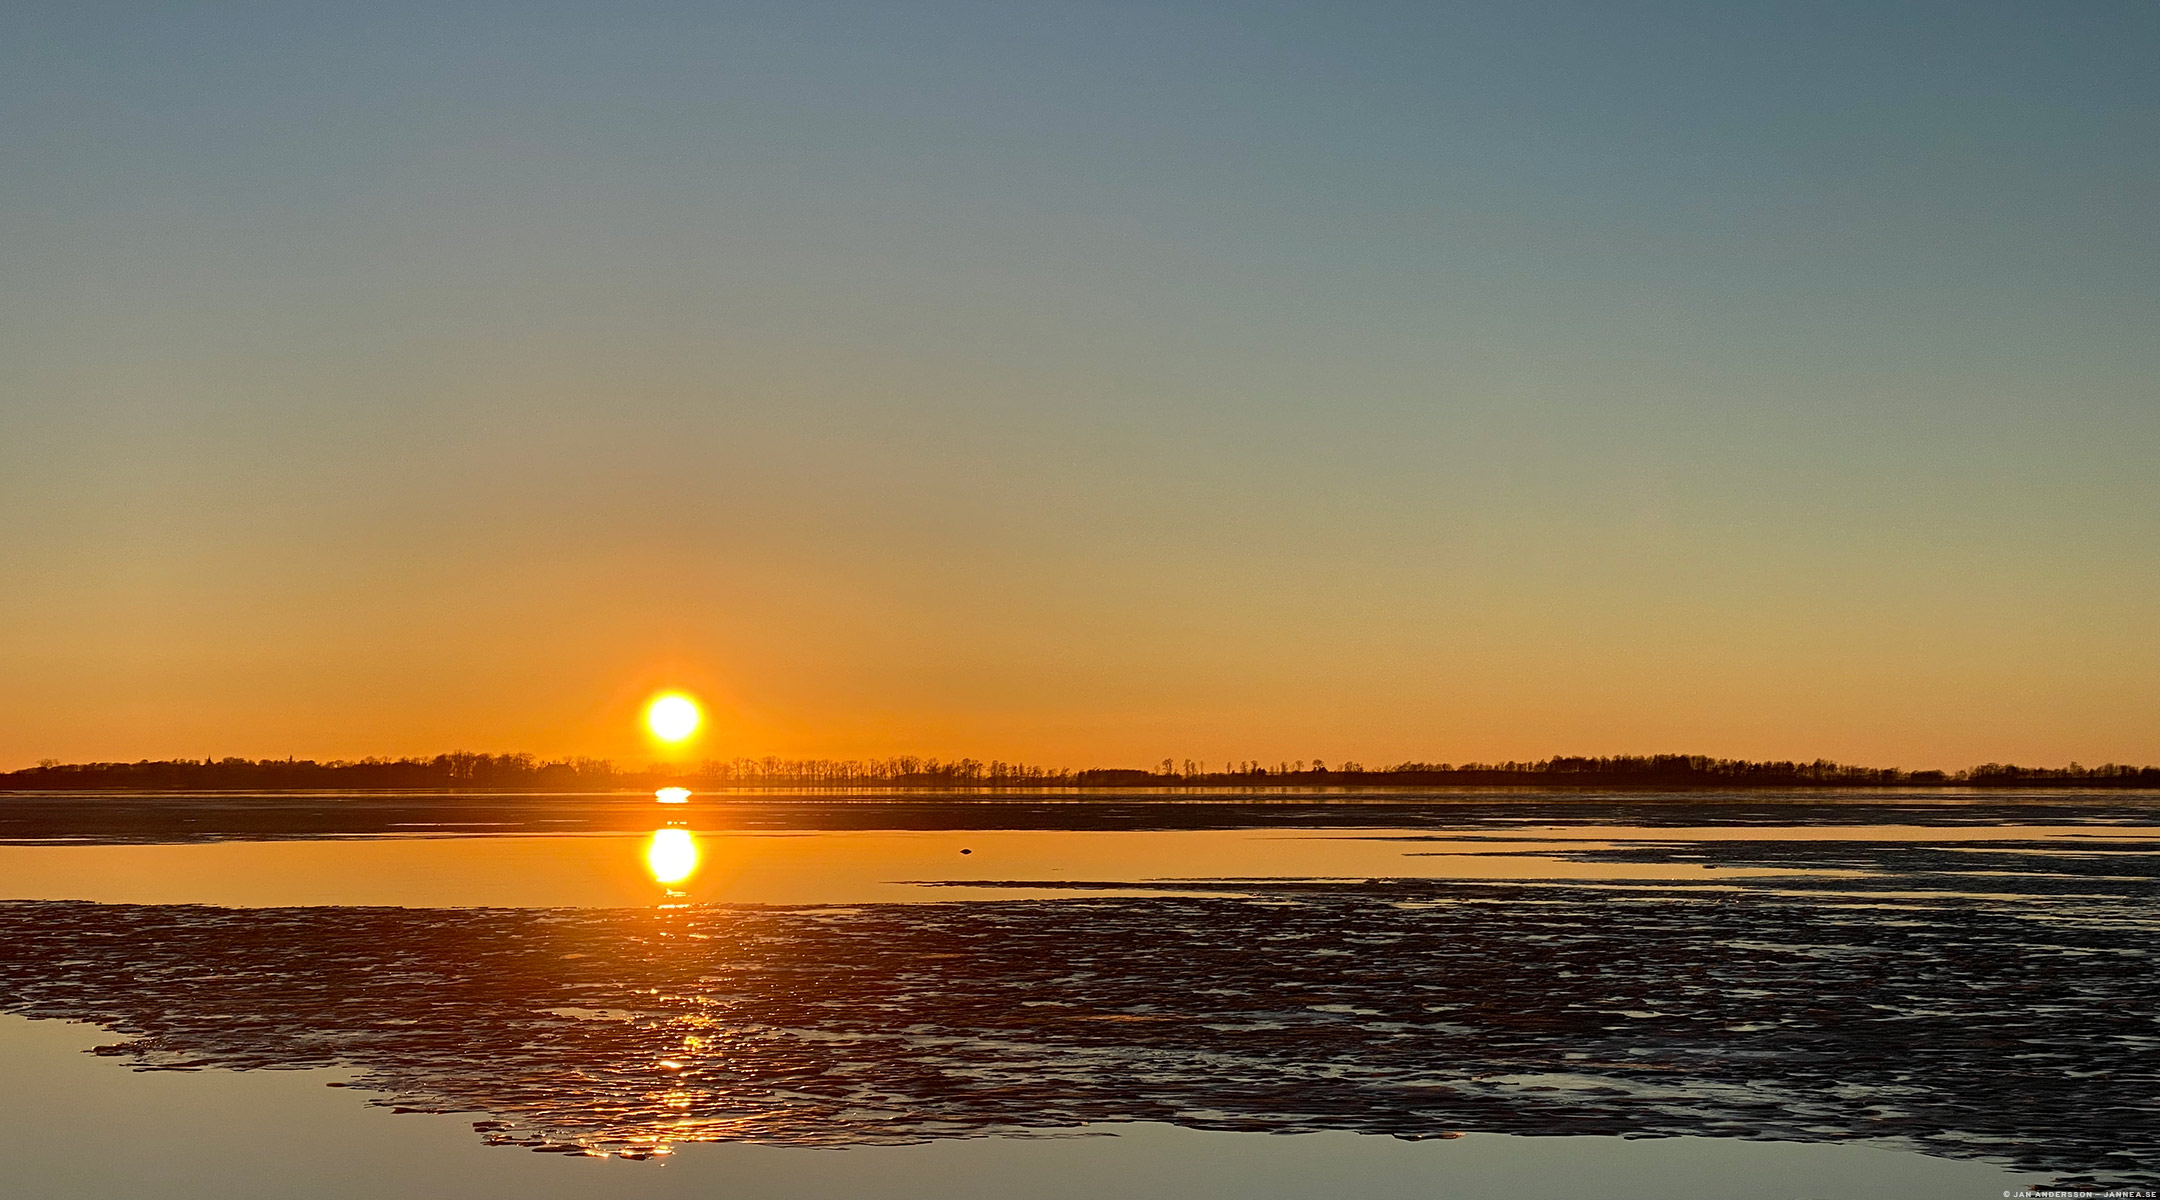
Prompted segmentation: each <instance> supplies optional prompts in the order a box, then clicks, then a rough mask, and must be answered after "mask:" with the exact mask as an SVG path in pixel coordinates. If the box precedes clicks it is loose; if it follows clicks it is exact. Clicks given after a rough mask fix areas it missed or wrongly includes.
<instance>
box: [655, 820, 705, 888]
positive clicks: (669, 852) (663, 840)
mask: <svg viewBox="0 0 2160 1200" xmlns="http://www.w3.org/2000/svg"><path fill="white" fill-rule="evenodd" d="M645 869H646V870H647V871H650V872H651V873H652V877H653V879H654V880H655V881H657V882H659V883H665V884H676V883H681V882H682V881H684V880H685V879H688V878H690V877H691V876H692V875H695V874H697V869H698V846H697V839H695V838H693V837H691V836H690V831H689V830H687V829H655V830H653V835H652V840H651V841H649V842H647V843H646V844H645Z"/></svg>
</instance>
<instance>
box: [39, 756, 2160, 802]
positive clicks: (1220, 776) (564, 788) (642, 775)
mask: <svg viewBox="0 0 2160 1200" xmlns="http://www.w3.org/2000/svg"><path fill="white" fill-rule="evenodd" d="M1163 766H1164V767H1165V768H1168V769H1156V770H1148V769H1136V768H1118V767H1108V768H1106V767H1094V768H1087V769H1083V770H1066V769H1062V768H1044V767H1035V766H1029V765H1026V764H1021V763H1006V762H1002V761H996V760H993V761H990V762H982V761H979V760H976V759H971V758H962V759H954V760H939V759H934V758H915V757H910V756H902V757H897V758H891V759H878V760H867V761H865V760H833V759H800V760H794V759H774V758H766V759H734V760H730V761H726V762H718V761H715V762H706V763H701V764H698V765H696V766H687V765H686V766H684V767H681V768H667V767H657V768H651V769H647V770H642V771H640V770H632V769H625V768H620V767H617V766H616V765H615V764H614V763H612V762H608V761H606V760H602V759H590V758H582V759H562V760H555V761H544V760H541V759H538V758H536V757H534V756H532V755H529V754H471V753H455V754H440V755H436V756H434V757H433V758H426V759H420V758H405V759H392V760H384V759H368V760H362V761H358V762H350V761H335V762H317V761H313V760H307V759H242V758H226V759H219V760H209V759H203V760H188V759H170V760H162V761H148V760H145V761H141V762H132V763H71V764H64V763H57V762H47V763H42V764H40V765H38V766H35V767H29V768H25V769H23V770H19V771H10V772H5V773H0V792H78V791H128V792H145V791H187V792H196V791H200V792H261V791H338V792H429V791H465V792H476V791H477V792H509V793H517V792H558V793H562V792H576V793H584V794H598V793H607V792H618V791H620V792H633V791H642V790H647V789H651V788H657V787H662V786H668V785H680V786H685V787H689V788H693V789H701V790H707V791H750V792H755V791H769V790H782V789H792V790H802V789H814V790H818V791H828V790H829V791H843V790H846V791H855V790H866V789H867V790H884V791H896V792H918V791H919V792H943V793H952V792H955V791H969V790H978V789H979V790H985V791H987V790H1002V791H1008V792H1010V791H1022V792H1035V791H1043V790H1085V791H1090V792H1093V791H1104V792H1112V793H1115V792H1129V791H1138V790H1147V791H1171V792H1184V791H1210V790H1229V791H1232V792H1234V793H1237V794H1250V793H1251V792H1253V791H1255V790H1258V789H1266V790H1270V791H1273V790H1278V789H1295V790H1299V791H1311V790H1319V789H1328V790H1332V789H1357V790H1362V791H1373V792H1384V791H1392V790H1399V789H1407V788H1421V789H1426V788H1479V789H1484V788H1509V789H1535V790H1539V791H1548V792H1549V791H1589V790H1597V791H1668V792H1671V791H1794V790H1808V791H1814V790H1825V789H1830V790H1855V789H1865V790H1885V789H1899V790H1903V789H1923V790H1924V789H1943V788H1961V789H1975V790H1982V789H1997V788H2033V787H2041V788H2064V789H2080V790H2086V789H2107V790H2116V789H2160V767H2150V766H2143V767H2133V766H2122V765H2117V764H2106V765H2103V766H2098V767H2084V766H2079V765H2077V764H2075V763H2073V764H2071V765H2070V766H2067V767H2021V766H2015V765H2007V764H2001V763H1988V764H1985V765H1982V766H1977V767H1972V768H1969V769H1966V770H1962V771H1905V770H1900V769H1898V768H1895V767H1855V766H1848V765H1845V764H1841V763H1833V762H1828V761H1823V760H1818V761H1815V762H1811V763H1795V762H1754V761H1747V760H1739V759H1717V758H1708V757H1704V756H1700V755H1646V756H1640V757H1614V758H1550V759H1544V760H1541V761H1538V762H1504V763H1465V764H1461V765H1456V764H1448V763H1438V764H1434V763H1402V764H1398V765H1396V766H1393V767H1387V768H1382V769H1376V770H1375V769H1366V768H1364V767H1362V766H1359V765H1357V764H1345V765H1344V766H1343V767H1339V768H1335V769H1329V768H1327V767H1326V766H1325V765H1324V764H1320V763H1314V764H1310V765H1308V764H1306V763H1304V762H1299V763H1295V764H1290V763H1283V764H1279V765H1278V766H1276V767H1263V766H1260V765H1259V764H1257V763H1253V764H1240V765H1239V766H1240V768H1241V769H1232V770H1224V771H1206V770H1197V769H1192V768H1194V767H1195V766H1196V764H1193V763H1191V762H1189V761H1188V762H1187V763H1185V764H1184V767H1185V768H1186V769H1179V768H1178V767H1177V765H1176V764H1173V763H1170V762H1165V763H1164V764H1163Z"/></svg>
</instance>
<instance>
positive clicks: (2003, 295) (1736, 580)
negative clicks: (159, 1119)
mask: <svg viewBox="0 0 2160 1200" xmlns="http://www.w3.org/2000/svg"><path fill="white" fill-rule="evenodd" d="M2155 61H2160V6H2156V5H2153V4H2151V3H2147V2H2142V0H2140V2H2137V3H2112V4H2111V3H2080V4H2061V3H2033V4H1989V3H1956V4H1950V3H1945V4H1931V5H1916V4H1894V3H1880V2H1875V3H1861V4H1837V3H1812V4H1795V5H1734V4H1722V3H1721V4H1709V3H1705V4H1619V3H1583V4H1537V3H1515V2H1510V3H1504V4H1502V3H1495V4H1487V5H1437V4H1357V3H1342V2H1333V3H1327V4H1308V5H1290V4H1243V5H1228V4H1192V3H1153V4H1145V5H1141V4H1133V5H1095V4H1056V5H989V4H983V5H969V4H962V3H951V2H945V0H937V2H932V3H918V4H892V3H877V4H871V3H864V4H823V3H802V2H794V0H791V2H789V3H775V4H769V5H704V4H642V3H634V2H633V3H609V4H604V5H602V4H592V5H544V4H520V5H509V4H501V5H492V4H462V5H455V4H454V5H442V4H412V5H398V4H390V3H382V4H369V5H348V6H331V5H315V4H306V5H281V6H270V5H260V6H258V5H244V4H232V5H216V6H211V5H194V6H154V5H148V4H144V5H139V6H125V5H106V4H98V3H69V4H37V3H15V4H10V5H9V6H8V8H7V12H6V15H5V16H4V17H0V280H4V287H0V767H14V766H22V765H27V764H28V763H30V762H31V761H33V760H35V759H38V758H44V757H52V758H59V759H63V760H70V761H74V760H89V759H114V758H119V759H133V758H139V757H172V756H196V757H199V756H203V755H215V756H223V755H227V754H241V755H250V756H258V755H260V756H271V755H274V756H279V757H282V756H284V755H287V754H297V755H300V756H303V757H306V756H315V757H333V756H348V757H357V756H360V755H366V754H387V755H397V754H410V753H433V752H435V751H439V750H445V749H451V748H469V749H480V750H530V751H535V752H538V753H541V754H545V755H558V754H572V753H597V754H609V755H615V756H620V757H625V758H630V759H636V758H637V757H638V756H639V755H640V754H641V753H642V749H641V746H640V743H639V742H638V741H637V739H636V737H635V733H634V730H633V725H632V715H633V713H634V710H635V708H636V706H637V704H638V703H639V702H640V701H641V700H642V699H643V698H644V697H645V696H646V695H647V694H649V692H650V691H651V690H652V689H653V688H654V687H657V686H661V685H680V686H686V687H689V688H692V689H693V690H696V691H698V692H700V693H702V694H704V695H705V696H706V697H707V698H708V700H709V701H710V702H711V704H712V709H713V713H712V715H713V717H714V725H713V733H712V735H711V736H710V737H709V738H707V739H706V741H705V744H704V746H703V748H702V752H703V753H707V754H711V755H715V756H726V755H733V754H737V753H748V754H766V753H776V754H786V755H799V754H822V755H835V756H853V755H872V754H885V753H893V752H901V751H912V752H916V753H933V754H947V755H951V754H973V755H975V756H978V757H982V758H989V757H993V756H996V757H1005V758H1012V757H1022V758H1026V759H1029V760H1033V761H1047V762H1052V763H1064V764H1071V765H1085V764H1105V763H1133V764H1137V763H1143V762H1152V761H1154V760H1157V759H1160V758H1163V757H1166V756H1167V757H1177V758H1186V757H1191V758H1197V759H1203V760H1209V761H1213V762H1220V761H1222V760H1225V759H1232V758H1237V759H1243V758H1259V759H1263V760H1266V761H1269V762H1273V761H1275V760H1277V759H1292V758H1310V757H1313V756H1315V755H1318V756H1322V757H1325V758H1327V759H1328V760H1330V761H1336V760H1339V759H1342V758H1351V759H1360V760H1364V761H1366V762H1368V763H1384V762H1393V761H1398V760H1402V759H1407V758H1418V759H1426V760H1451V761H1463V760H1466V759H1494V758H1508V757H1517V758H1523V757H1542V756H1544V755H1547V754H1552V753H1628V752H1654V751H1692V752H1699V753H1711V754H1721V755H1733V756H1747V757H1780V758H1782V757H1792V756H1796V757H1802V758H1813V757H1816V756H1818V755H1822V756H1828V757H1833V758H1839V759H1844V760H1848V761H1861V762H1867V763H1871V764H1878V765H1892V764H1897V765H1904V766H1907V767H1930V766H1942V767H1956V766H1963V765H1968V764H1971V763H1975V762H1982V761H1988V760H2007V761H2020V762H2026V763H2062V762H2065V761H2068V760H2071V759H2077V760H2080V761H2083V762H2086V763H2095V762H2100V761H2104V760H2117V761H2137V762H2156V761H2160V383H2156V381H2160V231H2156V222H2155V214H2160V71H2156V70H2155V69H2154V65H2153V64H2154V63H2155Z"/></svg>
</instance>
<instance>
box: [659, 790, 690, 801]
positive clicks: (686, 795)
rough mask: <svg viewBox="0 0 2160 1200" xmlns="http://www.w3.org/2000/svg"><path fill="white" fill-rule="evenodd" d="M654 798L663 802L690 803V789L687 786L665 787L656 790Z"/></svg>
mask: <svg viewBox="0 0 2160 1200" xmlns="http://www.w3.org/2000/svg"><path fill="white" fill-rule="evenodd" d="M653 798H654V799H656V800H658V801H659V802H660V803H662V804H688V803H690V789H689V788H686V787H664V788H661V789H660V790H659V791H657V792H654V793H653Z"/></svg>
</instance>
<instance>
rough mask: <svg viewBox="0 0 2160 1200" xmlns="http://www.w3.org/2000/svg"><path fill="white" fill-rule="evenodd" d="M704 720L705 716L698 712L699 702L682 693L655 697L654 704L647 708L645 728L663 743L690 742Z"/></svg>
mask: <svg viewBox="0 0 2160 1200" xmlns="http://www.w3.org/2000/svg"><path fill="white" fill-rule="evenodd" d="M704 720H705V715H704V714H703V713H700V712H699V711H698V706H697V701H695V700H692V699H691V698H690V697H688V696H685V695H683V694H682V693H681V692H669V693H668V694H666V695H664V696H655V697H654V698H653V702H652V703H651V704H648V705H646V706H645V728H647V729H649V730H651V731H652V735H653V736H654V737H656V738H659V739H660V740H661V741H663V742H681V741H686V740H688V739H689V737H690V735H691V734H693V733H696V732H697V729H698V726H699V725H701V724H703V723H704Z"/></svg>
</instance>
